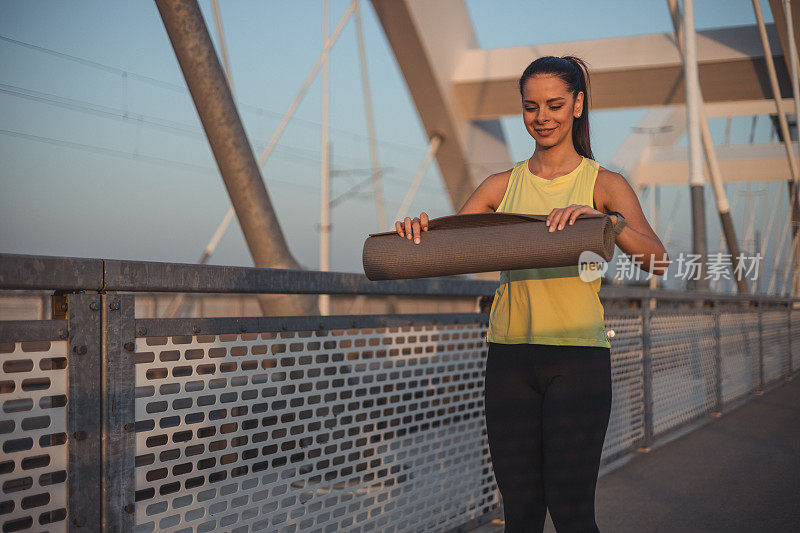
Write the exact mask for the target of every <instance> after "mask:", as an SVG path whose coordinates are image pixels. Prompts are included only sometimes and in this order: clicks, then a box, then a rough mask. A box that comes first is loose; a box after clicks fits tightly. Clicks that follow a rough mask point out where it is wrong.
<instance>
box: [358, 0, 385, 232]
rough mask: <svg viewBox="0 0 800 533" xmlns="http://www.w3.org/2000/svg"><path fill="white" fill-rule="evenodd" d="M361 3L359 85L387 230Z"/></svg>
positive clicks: (375, 184) (378, 201) (374, 179)
mask: <svg viewBox="0 0 800 533" xmlns="http://www.w3.org/2000/svg"><path fill="white" fill-rule="evenodd" d="M360 6H361V4H360V1H359V0H356V10H355V15H354V22H355V26H356V38H357V41H358V58H359V64H360V65H361V86H362V92H363V93H364V113H365V115H366V117H367V132H368V135H369V154H370V159H371V161H372V184H373V188H374V189H375V204H376V205H375V207H376V208H377V211H378V227H379V228H381V231H387V226H388V225H387V222H386V202H385V200H384V198H383V180H382V176H381V167H380V162H379V161H378V140H377V136H376V135H375V118H374V116H373V113H372V92H371V91H370V88H369V73H368V71H367V51H366V47H365V46H364V29H363V28H362V26H361V7H360Z"/></svg>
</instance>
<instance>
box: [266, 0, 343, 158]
mask: <svg viewBox="0 0 800 533" xmlns="http://www.w3.org/2000/svg"><path fill="white" fill-rule="evenodd" d="M356 1H357V0H353V1H352V2H351V3H350V5H349V6H348V8H347V10H346V11H345V12H344V14H343V15H342V18H341V19H339V24H338V25H337V26H336V29H335V30H334V31H333V35H331V37H330V39H328V40H327V42H326V43H325V46H324V47H323V48H322V53H321V54H320V55H319V58H318V59H317V62H316V63H314V66H313V67H312V68H311V72H309V73H308V76H306V79H305V81H304V82H303V86H302V87H300V91H299V92H298V93H297V96H296V97H295V99H294V101H293V102H292V103H291V105H289V109H287V110H286V113H285V114H284V115H283V119H282V120H281V123H280V124H279V125H278V129H276V130H275V133H274V134H273V135H272V138H271V139H270V140H269V142H268V143H267V146H265V147H264V151H263V152H262V153H261V157H259V159H258V166H259V167H263V166H264V163H266V162H267V159H269V155H270V154H271V153H272V150H273V149H274V148H275V145H276V144H278V140H279V139H280V138H281V135H283V130H284V129H286V126H287V125H288V124H289V121H290V120H291V118H292V115H294V112H295V111H296V110H297V106H298V105H300V101H301V100H302V99H303V96H305V94H306V91H307V90H308V87H309V85H311V82H312V81H314V77H315V76H316V75H317V72H318V71H319V69H320V67H321V66H322V64H323V63H324V62H325V60H326V59H327V58H328V53H329V52H330V49H331V47H332V46H333V43H335V42H336V39H338V38H339V34H340V33H341V32H342V28H344V25H345V23H346V22H347V19H349V18H350V15H351V14H352V13H353V10H354V9H355V6H356Z"/></svg>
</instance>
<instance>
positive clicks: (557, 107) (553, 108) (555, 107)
mask: <svg viewBox="0 0 800 533" xmlns="http://www.w3.org/2000/svg"><path fill="white" fill-rule="evenodd" d="M562 107H564V106H562V105H560V106H554V107H551V108H550V109H552V110H553V111H555V110H556V109H561V108H562Z"/></svg>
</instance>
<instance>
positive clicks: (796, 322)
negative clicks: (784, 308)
mask: <svg viewBox="0 0 800 533" xmlns="http://www.w3.org/2000/svg"><path fill="white" fill-rule="evenodd" d="M791 344H792V372H794V371H796V370H800V309H797V310H795V309H792V341H791Z"/></svg>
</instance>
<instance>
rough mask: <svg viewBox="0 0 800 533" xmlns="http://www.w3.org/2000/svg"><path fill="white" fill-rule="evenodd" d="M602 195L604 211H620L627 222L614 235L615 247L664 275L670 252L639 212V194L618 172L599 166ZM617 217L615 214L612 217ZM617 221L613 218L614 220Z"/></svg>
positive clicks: (598, 178)
mask: <svg viewBox="0 0 800 533" xmlns="http://www.w3.org/2000/svg"><path fill="white" fill-rule="evenodd" d="M597 180H598V182H599V184H600V186H601V190H602V198H603V206H602V208H603V210H604V211H606V212H608V211H619V212H620V213H622V216H623V217H625V221H626V222H627V224H626V225H625V227H624V228H623V230H622V232H621V233H620V234H619V235H618V236H617V246H619V247H620V249H621V250H622V251H623V252H625V253H626V254H628V255H629V256H630V257H632V258H633V259H634V260H636V261H641V263H640V264H639V263H637V265H638V266H639V268H641V269H642V270H645V271H647V272H652V273H653V274H654V275H656V276H661V275H663V274H664V273H665V272H666V270H667V265H668V264H669V255H668V254H667V250H666V248H664V245H663V244H662V243H661V239H659V238H658V235H656V233H655V231H653V228H651V227H650V223H648V222H647V218H646V217H645V216H644V212H642V207H641V205H640V204H639V197H638V196H636V192H635V191H634V190H633V187H631V186H630V184H629V183H628V180H626V179H625V178H624V177H623V176H622V175H621V174H619V173H617V172H612V171H610V170H606V169H604V168H601V169H600V171H599V172H598V174H597ZM614 218H616V217H614ZM615 222H616V221H615Z"/></svg>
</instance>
